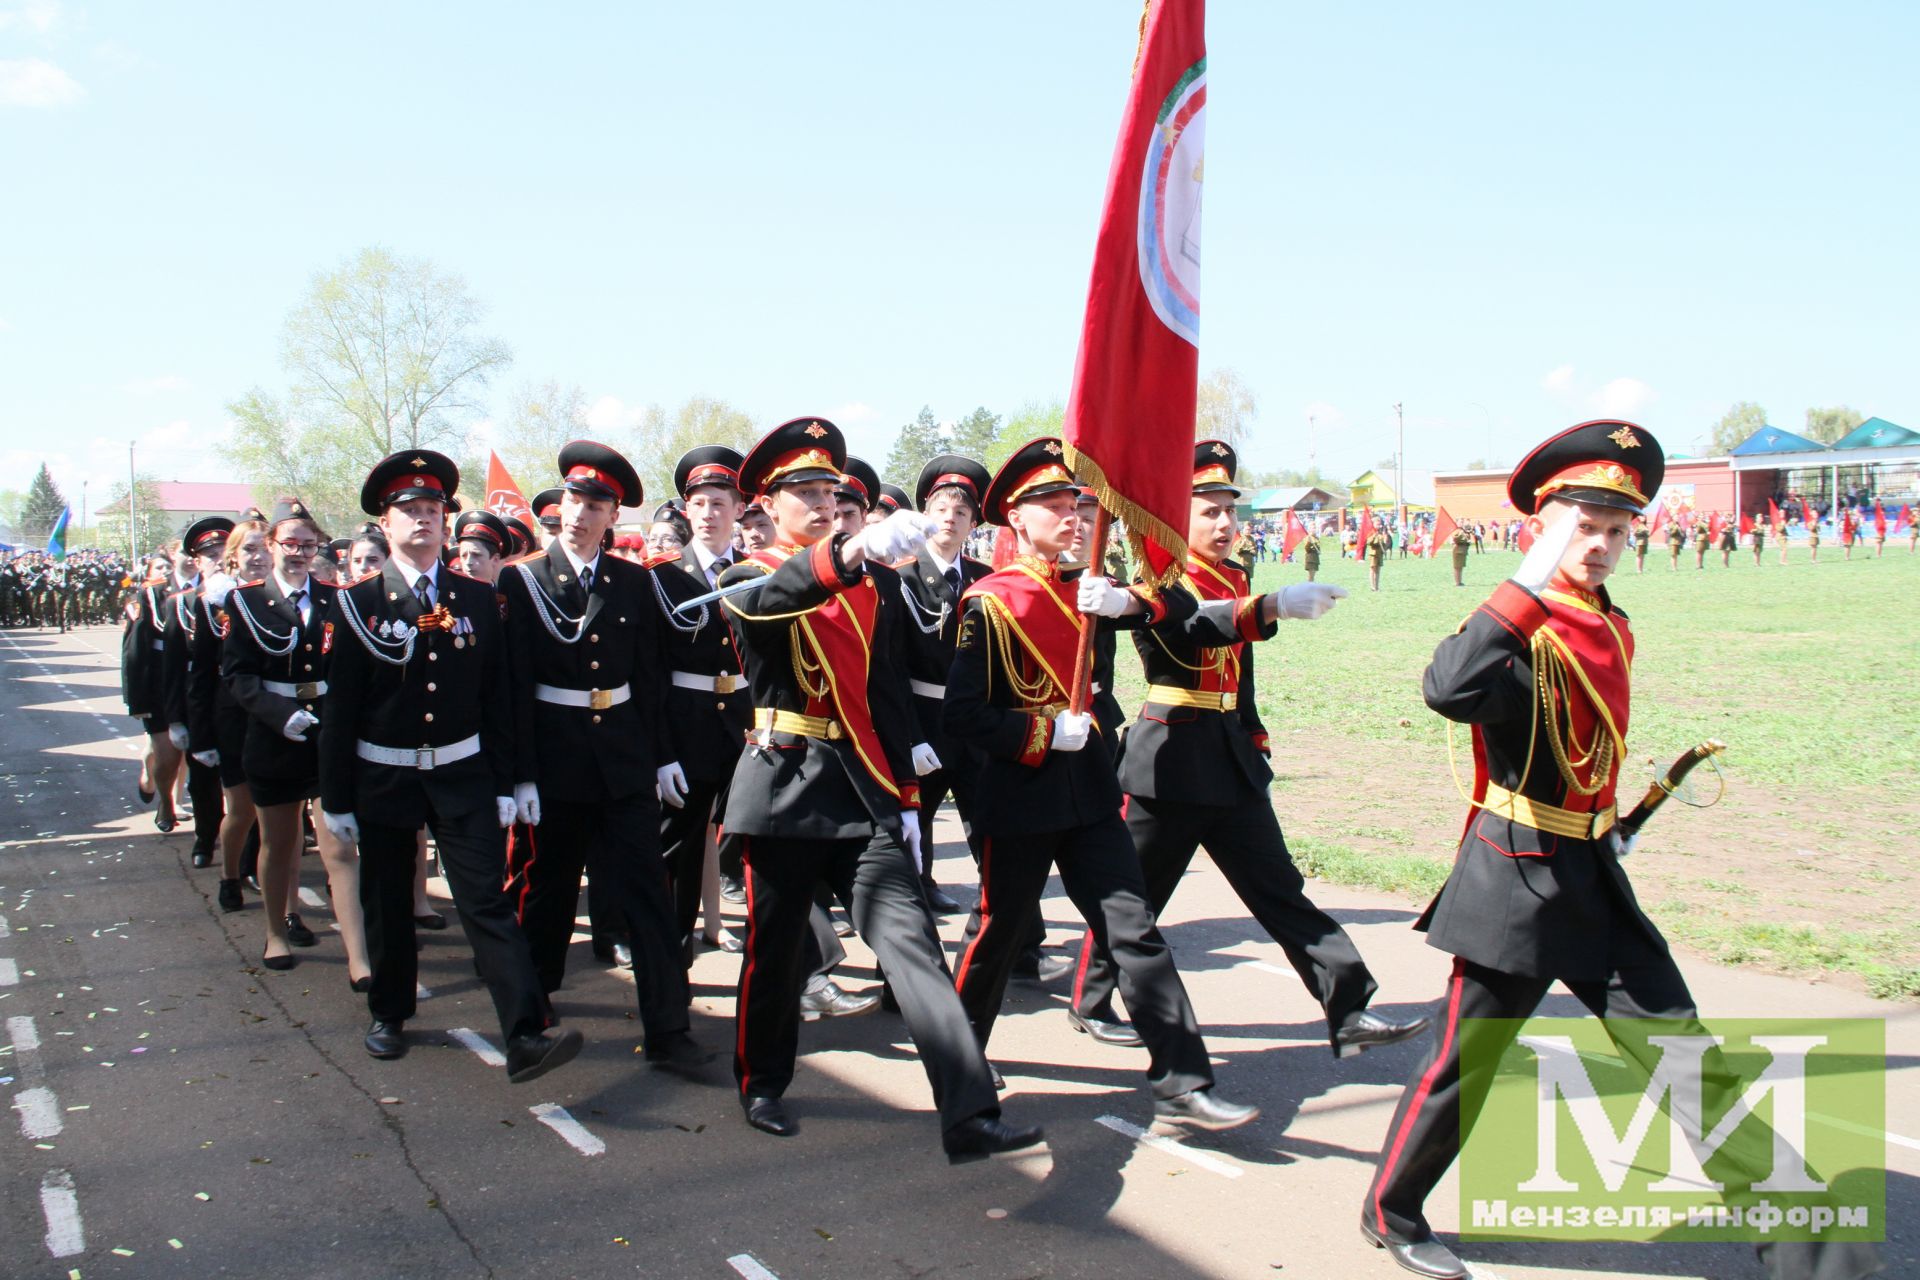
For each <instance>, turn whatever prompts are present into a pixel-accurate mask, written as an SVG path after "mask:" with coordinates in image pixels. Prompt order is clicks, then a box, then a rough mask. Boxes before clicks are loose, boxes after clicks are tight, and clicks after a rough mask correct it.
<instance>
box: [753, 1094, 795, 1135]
mask: <svg viewBox="0 0 1920 1280" xmlns="http://www.w3.org/2000/svg"><path fill="white" fill-rule="evenodd" d="M740 1105H741V1106H742V1107H744V1108H745V1109H746V1112H747V1123H748V1124H750V1125H752V1126H753V1127H754V1128H756V1129H758V1130H759V1131H760V1132H762V1133H770V1134H772V1135H773V1136H774V1137H776V1138H791V1137H792V1136H793V1135H794V1134H796V1133H798V1132H800V1126H799V1125H797V1124H795V1123H794V1122H793V1117H791V1116H789V1115H788V1114H787V1109H786V1108H785V1107H783V1106H781V1105H780V1099H778V1098H755V1097H746V1098H742V1099H741V1100H740Z"/></svg>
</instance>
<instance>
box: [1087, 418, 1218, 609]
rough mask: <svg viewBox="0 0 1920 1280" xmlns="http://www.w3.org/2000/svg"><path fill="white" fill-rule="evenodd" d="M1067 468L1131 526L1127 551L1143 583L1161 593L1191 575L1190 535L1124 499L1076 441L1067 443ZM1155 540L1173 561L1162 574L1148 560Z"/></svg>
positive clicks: (1105, 505)
mask: <svg viewBox="0 0 1920 1280" xmlns="http://www.w3.org/2000/svg"><path fill="white" fill-rule="evenodd" d="M1062 443H1063V444H1064V445H1065V446H1066V455H1065V456H1066V460H1067V467H1068V469H1069V470H1071V471H1072V472H1073V474H1074V478H1075V479H1077V480H1079V481H1080V482H1081V483H1082V484H1084V485H1087V486H1088V487H1090V488H1091V489H1092V490H1093V492H1094V495H1095V496H1096V497H1097V498H1099V500H1100V505H1101V506H1103V507H1105V508H1106V509H1107V510H1108V511H1109V512H1111V513H1112V514H1113V515H1114V516H1115V517H1116V518H1118V519H1120V520H1121V521H1124V522H1125V524H1126V526H1127V547H1128V549H1129V550H1130V551H1132V552H1133V563H1134V565H1135V566H1136V568H1137V569H1138V571H1139V574H1140V580H1141V582H1143V583H1145V584H1146V585H1147V586H1150V587H1152V588H1154V589H1155V590H1158V589H1160V588H1163V587H1170V586H1172V585H1173V584H1174V583H1176V582H1178V581H1180V579H1181V578H1182V577H1184V576H1185V575H1186V571H1187V535H1186V534H1184V533H1176V532H1175V531H1174V529H1173V526H1172V525H1169V524H1168V523H1167V522H1166V521H1164V520H1162V519H1161V518H1160V517H1158V516H1156V515H1154V514H1153V513H1152V512H1150V511H1148V510H1147V509H1146V508H1145V507H1142V506H1140V505H1139V504H1138V503H1136V502H1134V501H1132V500H1131V499H1129V498H1127V497H1125V496H1123V495H1122V494H1121V493H1120V491H1119V490H1118V489H1115V488H1114V487H1113V485H1112V484H1110V483H1109V482H1108V481H1107V473H1106V472H1105V471H1104V470H1103V469H1102V468H1101V466H1100V464H1099V463H1098V462H1096V461H1094V460H1093V458H1092V457H1090V456H1089V455H1087V454H1085V453H1083V452H1081V451H1080V449H1078V448H1077V447H1075V445H1074V444H1073V442H1072V441H1070V440H1065V441H1062ZM1149 539H1151V540H1152V541H1154V542H1155V543H1157V544H1159V546H1160V548H1161V549H1162V550H1164V551H1165V552H1166V553H1167V555H1168V556H1169V557H1170V560H1169V563H1168V564H1167V567H1166V568H1165V569H1164V570H1161V571H1160V572H1159V573H1157V574H1156V573H1154V572H1153V571H1152V562H1151V561H1150V560H1149V559H1148V558H1147V541H1148V540H1149Z"/></svg>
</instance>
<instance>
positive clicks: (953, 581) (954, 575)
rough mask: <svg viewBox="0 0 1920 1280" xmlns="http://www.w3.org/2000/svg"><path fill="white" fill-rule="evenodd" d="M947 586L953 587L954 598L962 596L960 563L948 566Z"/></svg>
mask: <svg viewBox="0 0 1920 1280" xmlns="http://www.w3.org/2000/svg"><path fill="white" fill-rule="evenodd" d="M947 586H948V587H949V588H951V589H952V591H953V594H954V598H955V599H958V598H959V596H960V566H959V565H957V564H954V565H948V566H947Z"/></svg>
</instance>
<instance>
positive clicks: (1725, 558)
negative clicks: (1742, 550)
mask: <svg viewBox="0 0 1920 1280" xmlns="http://www.w3.org/2000/svg"><path fill="white" fill-rule="evenodd" d="M1739 545H1740V522H1739V521H1738V520H1736V519H1734V516H1733V512H1731V511H1729V512H1727V514H1726V519H1725V520H1724V521H1722V522H1721V525H1720V567H1721V568H1722V569H1731V568H1733V549H1734V548H1735V547H1737V546H1739Z"/></svg>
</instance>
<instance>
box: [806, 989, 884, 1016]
mask: <svg viewBox="0 0 1920 1280" xmlns="http://www.w3.org/2000/svg"><path fill="white" fill-rule="evenodd" d="M879 1003H880V997H879V996H877V995H875V996H856V995H854V994H853V993H852V992H850V991H843V990H841V989H840V987H839V986H838V985H837V984H836V983H835V982H834V981H833V979H831V978H828V979H825V980H823V981H822V982H821V983H820V984H819V985H818V986H815V987H810V988H808V989H807V990H805V991H802V992H801V993H800V1021H802V1022H818V1021H819V1020H820V1019H822V1018H852V1017H856V1016H858V1015H859V1014H863V1013H870V1012H872V1011H873V1007H874V1006H875V1005H877V1004H879Z"/></svg>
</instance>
